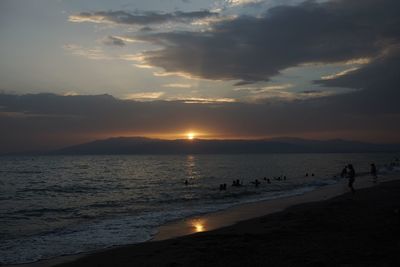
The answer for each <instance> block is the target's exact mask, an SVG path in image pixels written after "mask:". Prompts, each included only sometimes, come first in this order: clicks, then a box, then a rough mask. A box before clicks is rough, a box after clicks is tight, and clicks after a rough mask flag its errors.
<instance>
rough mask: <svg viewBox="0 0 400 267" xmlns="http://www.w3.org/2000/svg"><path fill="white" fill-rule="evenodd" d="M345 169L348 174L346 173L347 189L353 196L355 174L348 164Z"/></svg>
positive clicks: (351, 166)
mask: <svg viewBox="0 0 400 267" xmlns="http://www.w3.org/2000/svg"><path fill="white" fill-rule="evenodd" d="M347 168H348V172H347V175H348V176H347V177H348V178H349V187H350V190H351V192H352V193H353V194H354V193H355V192H356V190H354V187H353V184H354V181H355V177H356V172H355V170H354V167H353V165H352V164H349V165H348V166H347Z"/></svg>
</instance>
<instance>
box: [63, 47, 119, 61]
mask: <svg viewBox="0 0 400 267" xmlns="http://www.w3.org/2000/svg"><path fill="white" fill-rule="evenodd" d="M63 48H64V50H66V51H69V52H70V53H71V54H73V55H77V56H82V57H86V58H88V59H93V60H110V59H112V57H110V56H108V55H106V54H105V52H104V51H103V49H101V48H100V47H94V48H85V47H82V46H80V45H76V44H66V45H64V46H63Z"/></svg>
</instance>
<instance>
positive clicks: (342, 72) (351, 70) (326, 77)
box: [321, 67, 359, 80]
mask: <svg viewBox="0 0 400 267" xmlns="http://www.w3.org/2000/svg"><path fill="white" fill-rule="evenodd" d="M358 69H359V67H353V68H350V69H347V70H343V71H341V72H338V73H335V74H331V75H326V76H322V77H321V79H322V80H334V79H337V78H339V77H341V76H345V75H347V74H349V73H351V72H353V71H356V70H358Z"/></svg>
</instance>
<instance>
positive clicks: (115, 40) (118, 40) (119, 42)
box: [103, 36, 126, 47]
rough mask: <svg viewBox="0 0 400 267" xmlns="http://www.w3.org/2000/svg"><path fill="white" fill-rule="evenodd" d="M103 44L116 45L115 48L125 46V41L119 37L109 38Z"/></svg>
mask: <svg viewBox="0 0 400 267" xmlns="http://www.w3.org/2000/svg"><path fill="white" fill-rule="evenodd" d="M103 44H105V45H114V46H120V47H122V46H125V45H126V44H125V41H124V40H123V39H121V38H119V37H117V36H107V37H106V38H105V39H104V40H103Z"/></svg>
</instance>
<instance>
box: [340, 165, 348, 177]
mask: <svg viewBox="0 0 400 267" xmlns="http://www.w3.org/2000/svg"><path fill="white" fill-rule="evenodd" d="M346 176H347V166H344V168H343V170H342V172H341V173H340V177H342V178H345V177H346Z"/></svg>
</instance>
